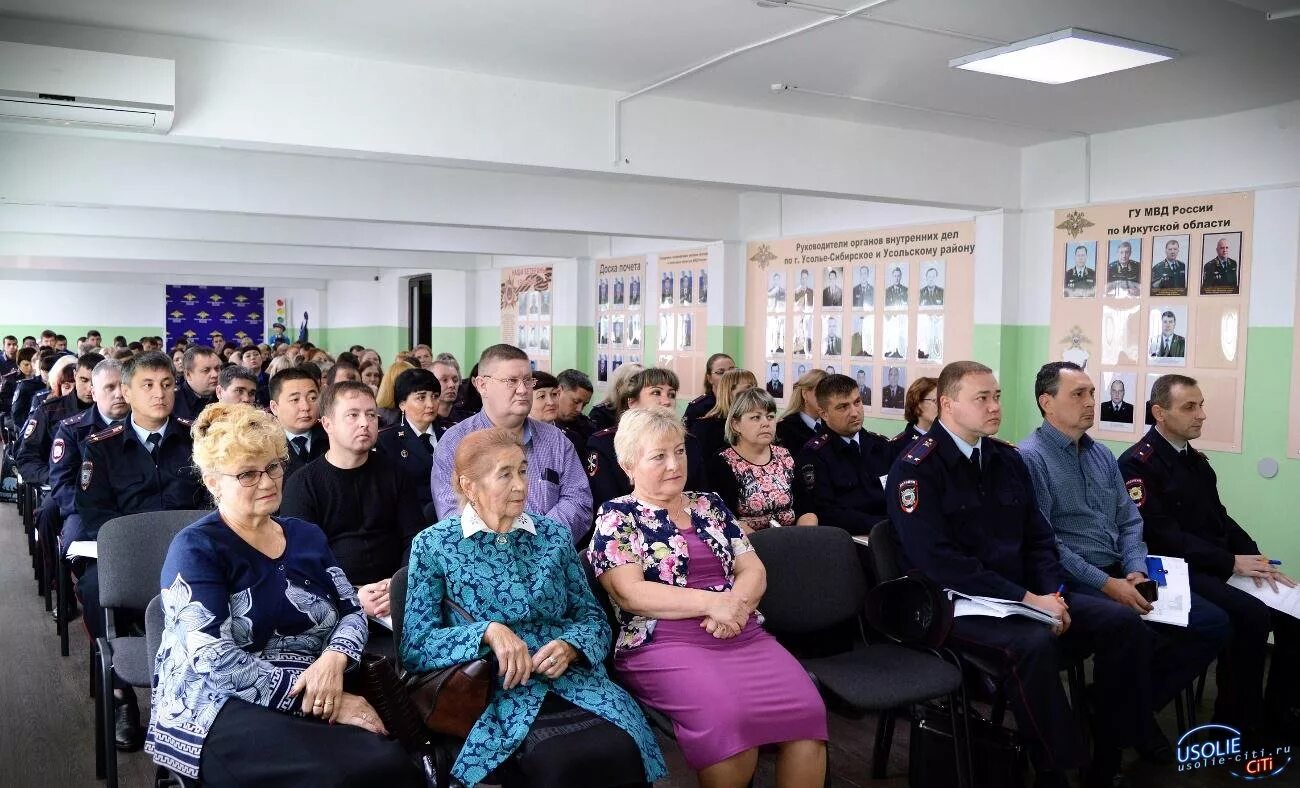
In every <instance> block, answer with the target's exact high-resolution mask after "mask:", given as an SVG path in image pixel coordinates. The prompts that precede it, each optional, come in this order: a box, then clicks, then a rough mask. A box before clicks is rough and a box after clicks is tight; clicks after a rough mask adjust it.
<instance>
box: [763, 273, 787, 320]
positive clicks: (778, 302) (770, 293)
mask: <svg viewBox="0 0 1300 788" xmlns="http://www.w3.org/2000/svg"><path fill="white" fill-rule="evenodd" d="M767 308H768V309H769V310H771V311H773V312H776V311H779V310H784V309H785V274H784V273H782V272H781V271H773V272H772V278H771V279H770V280H769V281H768V285H767Z"/></svg>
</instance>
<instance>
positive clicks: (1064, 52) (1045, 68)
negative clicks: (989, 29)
mask: <svg viewBox="0 0 1300 788" xmlns="http://www.w3.org/2000/svg"><path fill="white" fill-rule="evenodd" d="M1177 56H1178V50H1176V49H1169V48H1167V47H1162V46H1156V45H1155V44H1145V43H1143V42H1141V41H1131V40H1129V39H1127V38H1120V37H1118V36H1109V35H1106V34H1105V33H1094V32H1093V31H1091V30H1082V29H1080V28H1077V27H1069V28H1066V29H1065V30H1058V31H1056V32H1055V33H1048V34H1047V35H1043V36H1037V37H1035V38H1028V39H1025V40H1024V41H1017V42H1015V43H1014V44H1008V45H1006V46H1003V47H997V48H996V49H988V50H985V51H983V52H976V53H975V54H973V55H966V56H965V57H959V58H954V59H953V60H950V61H948V65H949V66H951V67H952V68H960V69H965V70H967V71H981V72H983V73H985V74H996V75H998V76H1003V77H1014V78H1016V79H1028V80H1031V81H1033V82H1045V83H1047V84H1049V85H1059V84H1061V83H1064V82H1074V81H1075V80H1079V79H1087V78H1088V77H1095V76H1098V75H1100V74H1109V73H1111V72H1112V71H1123V70H1125V69H1129V68H1137V67H1138V66H1146V65H1150V64H1152V63H1159V62H1160V61H1162V60H1172V59H1173V58H1175V57H1177Z"/></svg>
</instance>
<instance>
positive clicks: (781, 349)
mask: <svg viewBox="0 0 1300 788" xmlns="http://www.w3.org/2000/svg"><path fill="white" fill-rule="evenodd" d="M782 353H785V315H768V316H767V355H769V356H778V355H781V354H782Z"/></svg>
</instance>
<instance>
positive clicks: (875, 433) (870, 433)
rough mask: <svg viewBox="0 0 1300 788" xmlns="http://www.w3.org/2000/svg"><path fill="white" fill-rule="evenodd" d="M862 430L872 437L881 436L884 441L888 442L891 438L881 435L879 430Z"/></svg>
mask: <svg viewBox="0 0 1300 788" xmlns="http://www.w3.org/2000/svg"><path fill="white" fill-rule="evenodd" d="M862 431H863V432H865V433H867V435H868V436H869V437H872V438H879V439H880V440H882V441H886V442H888V441H889V438H886V437H885V436H884V435H881V434H880V433H879V432H872V431H871V430H869V429H865V428H864V429H863V430H862Z"/></svg>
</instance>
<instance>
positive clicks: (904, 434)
mask: <svg viewBox="0 0 1300 788" xmlns="http://www.w3.org/2000/svg"><path fill="white" fill-rule="evenodd" d="M908 429H910V428H909V427H904V428H903V431H902V432H900V433H898V434H897V435H895V436H894V437H892V438H890V440H891V441H896V440H902V439H903V438H906V437H907V431H908Z"/></svg>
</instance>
